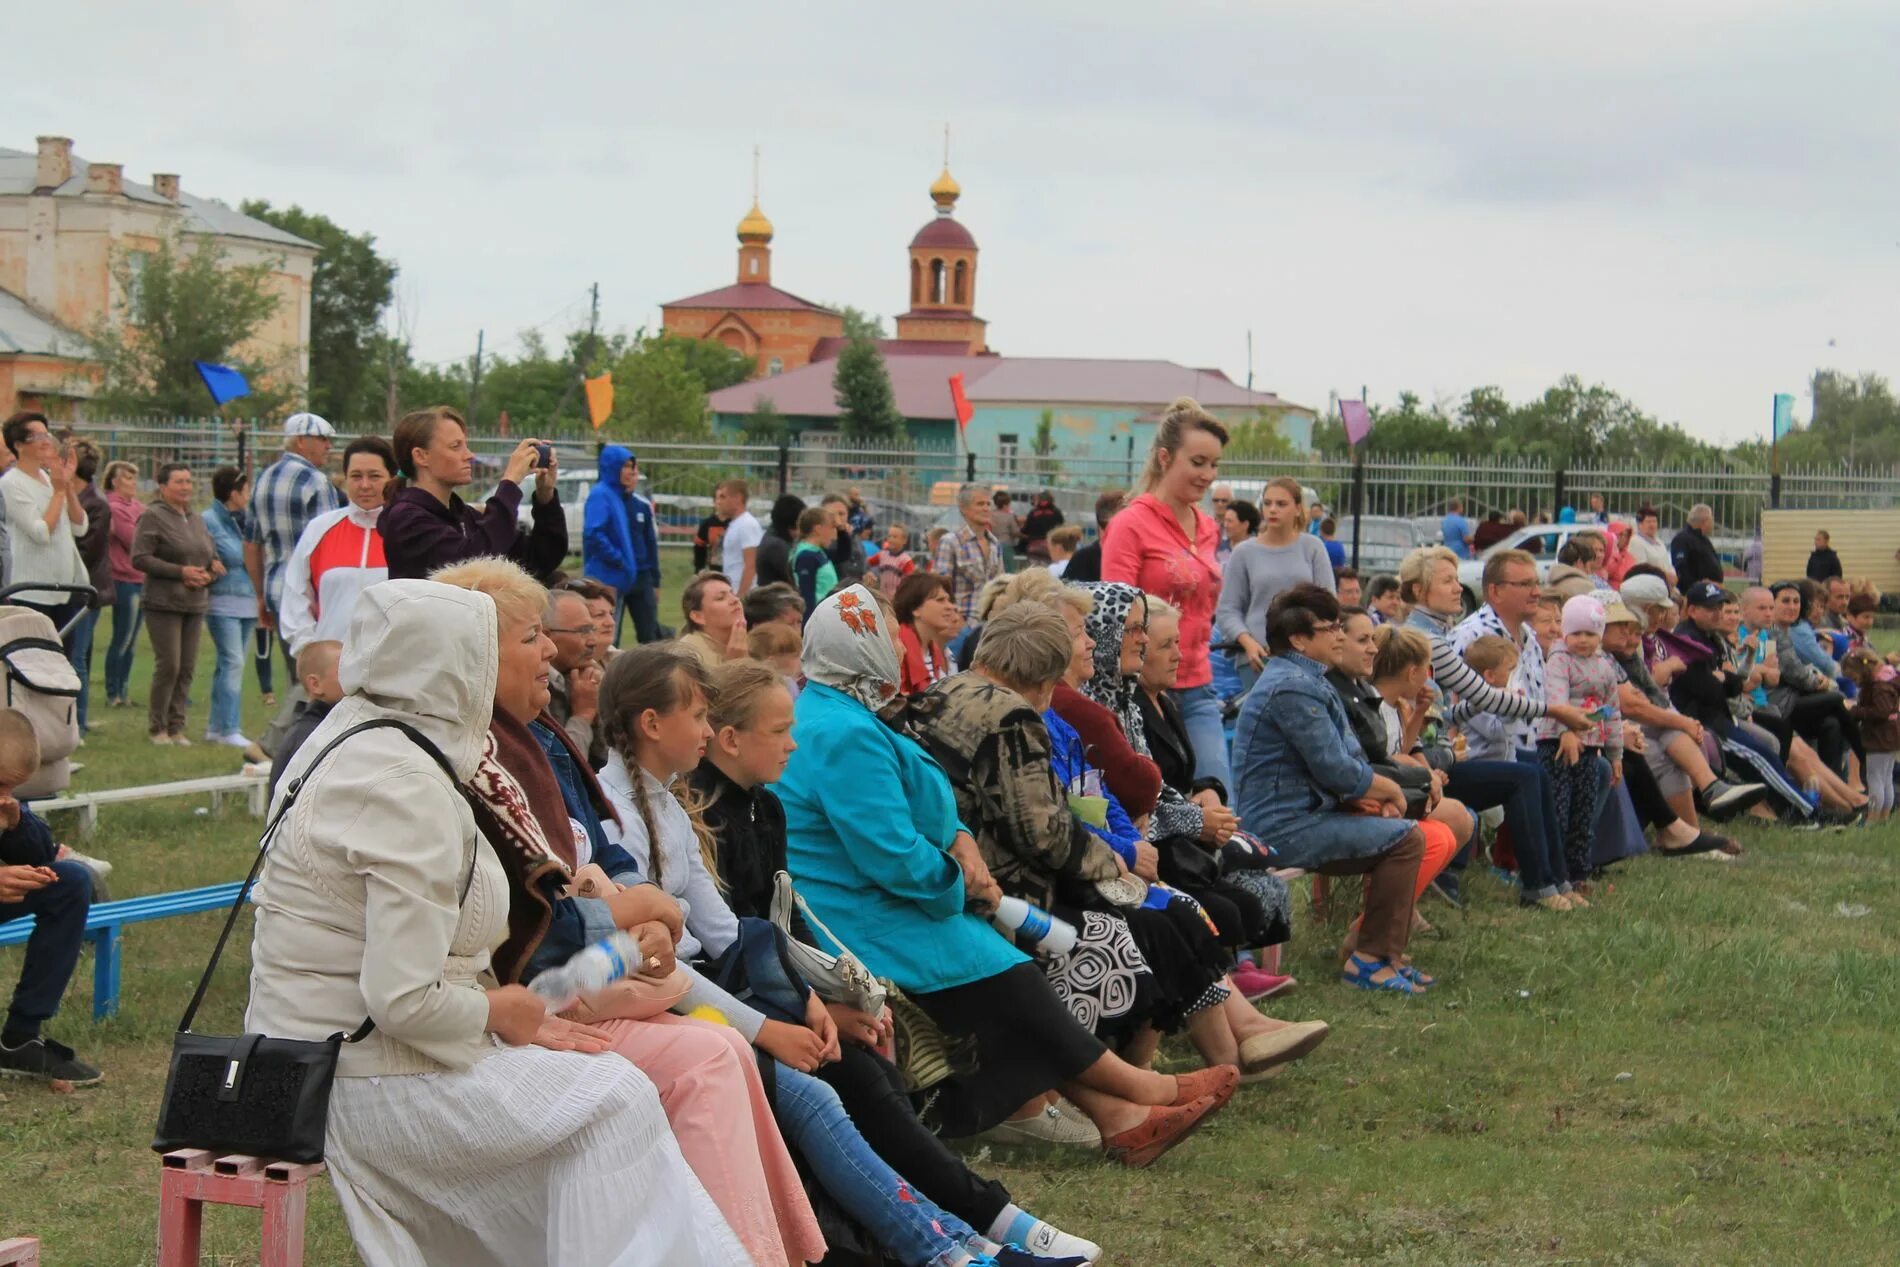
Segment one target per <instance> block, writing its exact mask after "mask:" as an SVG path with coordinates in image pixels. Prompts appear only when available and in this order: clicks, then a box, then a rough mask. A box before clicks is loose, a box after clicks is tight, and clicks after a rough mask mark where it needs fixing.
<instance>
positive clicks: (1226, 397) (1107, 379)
mask: <svg viewBox="0 0 1900 1267" xmlns="http://www.w3.org/2000/svg"><path fill="white" fill-rule="evenodd" d="M885 367H886V369H888V370H889V372H890V376H891V387H892V389H893V391H894V392H895V393H896V396H897V410H898V412H899V413H901V414H903V415H904V416H905V417H906V418H948V417H950V416H951V407H950V387H949V381H950V376H951V375H952V374H958V373H960V374H962V375H963V390H964V393H965V394H966V395H968V396H969V398H970V401H971V403H972V404H976V405H981V404H984V403H986V402H987V403H1011V404H1019V403H1020V404H1044V403H1046V404H1052V405H1053V404H1069V405H1133V406H1148V407H1157V406H1162V405H1166V404H1167V403H1168V402H1169V401H1171V400H1173V399H1174V398H1175V397H1177V396H1192V397H1194V398H1195V399H1196V400H1198V401H1200V402H1201V403H1202V404H1204V405H1207V406H1210V407H1212V408H1217V409H1233V408H1243V409H1244V408H1253V407H1291V408H1294V409H1298V408H1302V406H1299V405H1293V404H1291V402H1289V401H1285V400H1282V399H1281V398H1280V397H1278V396H1276V395H1274V394H1273V393H1272V392H1250V391H1248V390H1247V389H1246V388H1244V387H1241V386H1239V385H1237V384H1236V383H1235V382H1234V381H1233V380H1232V379H1230V378H1228V377H1227V376H1226V375H1225V374H1223V373H1221V372H1220V371H1219V370H1196V369H1190V368H1188V367H1187V366H1185V365H1176V364H1175V363H1174V362H1173V361H1116V360H1092V359H1088V358H1083V357H1041V356H939V355H920V356H913V355H897V356H891V355H888V354H887V355H886V358H885ZM836 368H837V366H836V362H835V361H814V362H813V363H812V364H810V365H804V366H800V367H799V368H798V369H795V370H790V371H788V372H786V373H784V374H780V375H778V376H776V377H774V378H762V379H756V380H753V381H751V382H745V383H739V384H737V385H735V386H732V387H726V388H722V389H721V390H719V391H716V392H714V393H712V395H711V397H710V398H709V403H710V405H711V407H712V411H713V412H714V413H721V414H745V413H750V412H752V408H753V405H754V404H755V403H756V402H757V401H758V399H759V398H760V397H762V396H763V397H769V398H770V399H771V401H772V404H773V405H774V406H775V407H776V408H777V409H778V411H779V412H780V413H782V414H790V415H797V416H802V417H811V418H832V417H836V416H837V415H838V412H839V410H838V404H837V401H836V399H835V398H834V395H833V392H832V386H831V377H832V374H833V373H834V372H835V371H836Z"/></svg>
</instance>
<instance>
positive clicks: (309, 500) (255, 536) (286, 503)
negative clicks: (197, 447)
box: [250, 451, 343, 611]
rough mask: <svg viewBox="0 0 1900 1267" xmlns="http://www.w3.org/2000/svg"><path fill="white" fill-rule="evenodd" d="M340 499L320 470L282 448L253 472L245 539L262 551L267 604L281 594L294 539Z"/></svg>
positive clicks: (274, 604) (274, 602)
mask: <svg viewBox="0 0 1900 1267" xmlns="http://www.w3.org/2000/svg"><path fill="white" fill-rule="evenodd" d="M342 504H343V498H342V496H341V495H340V494H339V493H338V492H337V491H336V486H335V485H333V484H331V483H330V481H329V478H328V477H327V476H325V475H324V473H323V472H322V471H320V470H318V469H317V468H316V467H315V466H313V465H312V464H311V463H310V462H309V461H308V460H307V459H305V458H303V457H301V456H299V455H297V454H295V453H291V452H288V451H286V452H285V454H284V456H282V457H280V458H278V459H277V460H276V461H275V462H272V463H271V464H270V465H269V466H267V467H265V468H264V471H263V474H261V475H259V476H258V477H257V491H256V492H255V493H253V494H252V495H251V532H250V539H251V541H253V542H254V543H256V544H257V545H258V546H260V547H261V548H262V549H263V551H264V592H265V593H266V594H268V595H269V596H270V609H271V610H272V611H276V610H277V604H278V603H280V602H282V601H283V597H284V564H286V563H288V562H290V556H291V554H292V552H293V551H295V550H296V548H297V538H299V537H301V536H303V530H304V528H305V526H306V525H308V524H309V522H310V521H311V520H312V519H315V518H316V517H317V516H319V515H326V514H328V513H329V512H331V511H333V510H335V509H337V508H338V507H340V506H341V505H342Z"/></svg>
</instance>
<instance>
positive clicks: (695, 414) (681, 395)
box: [612, 338, 712, 440]
mask: <svg viewBox="0 0 1900 1267" xmlns="http://www.w3.org/2000/svg"><path fill="white" fill-rule="evenodd" d="M687 342H690V340H682V339H666V338H659V339H645V340H642V341H640V342H637V343H635V344H633V345H632V346H630V347H629V348H628V349H627V350H626V352H625V353H623V354H622V355H621V357H620V359H619V360H618V361H616V362H614V364H613V367H612V368H613V376H614V412H615V413H616V414H620V415H623V416H625V417H626V418H628V419H630V420H631V424H632V432H633V437H634V438H635V439H641V440H703V439H707V438H709V437H710V436H711V435H712V424H711V420H710V419H709V418H708V417H707V416H706V386H705V384H704V383H703V382H702V381H701V380H700V378H699V375H698V374H697V373H695V372H694V370H693V367H692V365H691V364H689V362H688V357H689V356H690V355H691V354H690V353H689V352H688V351H687V350H686V348H685V347H683V346H682V345H683V344H684V343H687Z"/></svg>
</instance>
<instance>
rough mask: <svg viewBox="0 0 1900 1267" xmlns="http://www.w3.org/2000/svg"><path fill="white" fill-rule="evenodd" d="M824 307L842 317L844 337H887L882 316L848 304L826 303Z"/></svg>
mask: <svg viewBox="0 0 1900 1267" xmlns="http://www.w3.org/2000/svg"><path fill="white" fill-rule="evenodd" d="M825 307H827V308H830V309H831V310H833V311H834V312H836V313H837V314H838V315H839V316H840V317H843V318H844V337H845V338H847V339H854V340H855V339H882V338H886V337H888V336H887V335H886V333H885V330H884V318H882V317H880V316H878V315H877V314H876V313H875V312H866V311H865V310H864V309H862V308H856V307H853V306H852V305H850V304H826V305H825Z"/></svg>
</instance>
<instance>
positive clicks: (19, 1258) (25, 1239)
mask: <svg viewBox="0 0 1900 1267" xmlns="http://www.w3.org/2000/svg"><path fill="white" fill-rule="evenodd" d="M0 1267H40V1242H39V1238H38V1237H36V1236H9V1237H8V1238H7V1239H6V1240H4V1241H0Z"/></svg>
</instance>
